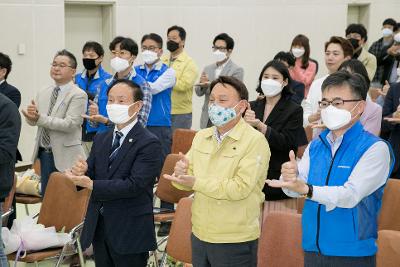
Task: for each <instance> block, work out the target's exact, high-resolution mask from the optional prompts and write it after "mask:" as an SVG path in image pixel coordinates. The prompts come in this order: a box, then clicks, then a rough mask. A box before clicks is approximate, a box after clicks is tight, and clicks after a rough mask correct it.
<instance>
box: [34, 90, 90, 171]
mask: <svg viewBox="0 0 400 267" xmlns="http://www.w3.org/2000/svg"><path fill="white" fill-rule="evenodd" d="M54 87H55V86H54V85H53V86H50V87H48V88H46V89H44V90H42V91H40V92H39V93H38V95H37V97H36V105H37V108H38V110H39V114H40V117H39V119H38V120H37V121H36V122H33V121H30V120H27V122H28V124H30V125H32V126H38V131H37V135H36V140H35V148H34V151H33V156H32V162H34V161H35V160H36V159H37V157H38V150H39V146H40V144H39V143H40V136H41V134H42V131H43V129H44V128H47V129H48V130H49V136H50V145H51V148H52V151H53V156H54V163H55V166H56V168H57V170H59V171H64V170H65V169H68V168H71V167H72V166H73V164H74V163H75V161H76V160H77V159H78V156H79V155H80V156H82V158H86V156H85V153H84V150H83V147H82V141H81V139H82V122H83V119H82V116H81V115H82V114H85V113H86V106H87V94H86V93H85V92H84V91H83V90H81V89H80V88H79V87H77V86H76V85H74V84H73V83H72V82H71V83H69V84H68V88H67V89H66V90H65V91H64V90H63V91H60V92H59V95H58V97H57V101H56V103H55V104H54V107H53V110H52V112H51V114H50V116H47V112H48V110H49V105H50V98H51V94H52V92H53V89H54Z"/></svg>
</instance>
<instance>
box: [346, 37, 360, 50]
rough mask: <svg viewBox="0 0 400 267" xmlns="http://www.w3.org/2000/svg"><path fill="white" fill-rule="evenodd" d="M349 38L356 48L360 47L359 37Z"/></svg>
mask: <svg viewBox="0 0 400 267" xmlns="http://www.w3.org/2000/svg"><path fill="white" fill-rule="evenodd" d="M348 40H349V41H350V43H351V45H352V46H353V48H354V50H356V49H357V48H359V47H360V44H359V43H358V42H359V41H358V40H357V39H354V38H350V39H348Z"/></svg>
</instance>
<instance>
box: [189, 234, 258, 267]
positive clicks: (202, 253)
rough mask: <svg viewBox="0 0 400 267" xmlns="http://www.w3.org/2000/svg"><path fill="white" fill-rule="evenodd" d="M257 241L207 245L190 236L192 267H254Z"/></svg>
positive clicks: (255, 264)
mask: <svg viewBox="0 0 400 267" xmlns="http://www.w3.org/2000/svg"><path fill="white" fill-rule="evenodd" d="M257 247H258V239H256V240H253V241H248V242H241V243H219V244H216V243H208V242H204V241H201V240H200V239H198V238H197V237H196V236H195V235H194V234H192V264H193V267H244V266H246V267H256V266H257Z"/></svg>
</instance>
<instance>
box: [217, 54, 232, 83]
mask: <svg viewBox="0 0 400 267" xmlns="http://www.w3.org/2000/svg"><path fill="white" fill-rule="evenodd" d="M229 60H230V59H229V58H228V60H227V61H226V62H225V63H224V64H221V65H219V66H218V65H217V68H216V69H215V79H217V78H218V77H219V76H220V75H221V72H222V70H223V69H224V68H225V66H226V64H227V63H228V62H229Z"/></svg>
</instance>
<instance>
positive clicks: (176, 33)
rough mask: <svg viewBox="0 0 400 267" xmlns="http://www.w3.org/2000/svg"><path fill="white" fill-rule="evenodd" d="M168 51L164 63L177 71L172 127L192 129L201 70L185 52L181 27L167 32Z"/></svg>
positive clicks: (183, 30)
mask: <svg viewBox="0 0 400 267" xmlns="http://www.w3.org/2000/svg"><path fill="white" fill-rule="evenodd" d="M167 38H168V41H167V49H168V50H169V51H170V52H171V54H170V55H164V56H163V57H162V58H161V59H162V61H163V62H164V63H165V64H167V65H168V67H171V68H173V69H174V71H175V75H176V84H175V86H174V87H173V88H172V95H171V103H172V109H171V114H172V116H171V127H172V131H174V130H175V129H177V128H184V129H190V128H191V127H192V96H193V86H194V83H195V82H196V80H197V76H198V74H199V70H198V68H197V66H196V63H195V62H194V60H193V59H192V58H191V57H190V56H189V55H188V54H187V53H186V52H185V51H184V47H185V40H186V31H185V29H184V28H182V27H180V26H176V25H175V26H172V27H170V28H169V29H168V31H167Z"/></svg>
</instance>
